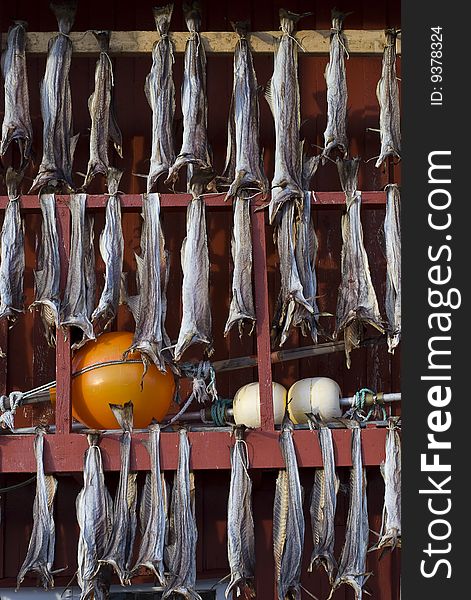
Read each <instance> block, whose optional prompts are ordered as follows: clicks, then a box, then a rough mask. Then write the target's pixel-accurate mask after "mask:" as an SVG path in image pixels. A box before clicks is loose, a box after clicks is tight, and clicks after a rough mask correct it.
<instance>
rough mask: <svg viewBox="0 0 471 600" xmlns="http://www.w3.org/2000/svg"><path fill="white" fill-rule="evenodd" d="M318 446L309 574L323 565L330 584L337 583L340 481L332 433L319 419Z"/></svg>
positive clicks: (313, 492) (312, 507)
mask: <svg viewBox="0 0 471 600" xmlns="http://www.w3.org/2000/svg"><path fill="white" fill-rule="evenodd" d="M316 426H317V427H318V435H319V445H320V448H321V453H322V465H323V468H322V469H316V470H315V474H314V485H313V487H312V493H311V504H310V513H311V527H312V540H313V545H314V548H313V550H312V554H311V562H310V563H309V571H312V570H313V568H314V567H315V566H317V567H319V566H323V567H324V569H325V570H326V573H327V575H328V576H329V581H330V583H331V584H333V582H334V576H335V572H336V570H337V562H336V560H335V558H334V545H335V509H336V507H337V492H338V488H339V478H338V476H337V474H336V472H335V456H334V445H333V441H332V432H331V430H330V429H329V428H328V427H327V425H325V424H324V423H322V422H321V421H319V420H317V419H316Z"/></svg>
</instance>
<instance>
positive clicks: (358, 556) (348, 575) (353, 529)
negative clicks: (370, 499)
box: [328, 421, 370, 600]
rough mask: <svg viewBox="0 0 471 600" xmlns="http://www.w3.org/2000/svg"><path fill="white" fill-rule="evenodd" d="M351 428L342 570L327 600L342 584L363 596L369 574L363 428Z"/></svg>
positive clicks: (358, 596)
mask: <svg viewBox="0 0 471 600" xmlns="http://www.w3.org/2000/svg"><path fill="white" fill-rule="evenodd" d="M350 427H352V468H351V470H350V504H349V507H348V516H347V527H346V531H345V543H344V546H343V548H342V554H341V556H340V563H339V569H338V572H337V576H336V577H335V580H334V583H333V584H332V589H331V592H330V595H329V598H328V600H330V598H332V595H333V593H334V591H335V590H336V589H337V588H338V587H339V586H340V585H342V584H347V585H350V586H351V587H352V588H353V590H354V592H355V600H361V599H362V597H363V586H364V585H365V582H366V580H367V579H368V577H369V576H370V573H367V572H366V554H367V551H368V537H369V527H368V507H367V502H366V470H365V469H364V467H363V463H362V457H361V429H360V427H359V425H358V423H356V422H354V421H353V422H351V425H350Z"/></svg>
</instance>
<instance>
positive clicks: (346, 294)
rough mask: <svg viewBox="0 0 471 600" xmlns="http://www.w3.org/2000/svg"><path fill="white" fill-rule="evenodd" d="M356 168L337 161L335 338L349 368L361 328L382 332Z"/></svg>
mask: <svg viewBox="0 0 471 600" xmlns="http://www.w3.org/2000/svg"><path fill="white" fill-rule="evenodd" d="M359 165H360V159H359V158H353V159H351V160H347V159H344V160H340V159H338V160H337V168H338V172H339V175H340V182H341V184H342V189H343V191H344V192H345V199H346V210H345V213H344V214H343V215H342V242H343V245H342V256H341V273H342V278H341V282H340V287H339V293H338V298H337V318H336V321H337V323H336V335H337V336H338V334H339V333H340V332H341V331H343V332H344V339H345V355H346V359H347V367H348V368H350V364H351V358H350V352H351V351H352V349H353V348H358V346H359V345H360V342H361V338H362V332H363V326H364V325H366V324H369V325H372V326H373V327H375V328H376V329H377V330H378V331H380V332H381V333H384V330H383V326H382V322H381V315H380V312H379V307H378V300H377V298H376V293H375V290H374V288H373V283H372V281H371V274H370V267H369V264H368V256H367V254H366V250H365V247H364V245H363V229H362V226H361V220H360V209H361V193H360V192H358V191H357V181H358V169H359Z"/></svg>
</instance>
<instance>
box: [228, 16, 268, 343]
mask: <svg viewBox="0 0 471 600" xmlns="http://www.w3.org/2000/svg"><path fill="white" fill-rule="evenodd" d="M233 27H234V30H235V31H236V33H237V34H238V36H239V39H238V41H237V45H236V49H235V53H234V83H233V88H232V100H231V108H230V114H229V125H228V144H227V157H226V169H225V172H226V176H227V179H228V182H229V183H230V186H229V190H228V192H227V195H226V199H228V198H233V211H234V216H233V228H232V243H231V251H232V260H233V263H234V272H233V275H232V299H231V305H230V309H229V316H228V319H227V322H226V327H225V330H224V335H228V333H229V331H230V330H231V328H232V327H233V326H234V325H236V324H237V326H238V328H239V335H242V330H243V325H244V322H248V323H250V324H251V326H252V329H253V326H254V324H255V320H256V318H255V307H254V300H253V290H252V234H251V221H250V198H251V197H252V196H253V195H254V193H257V192H260V193H263V194H266V192H267V188H268V182H267V179H266V177H265V174H264V172H263V162H262V153H261V151H260V140H259V106H258V84H257V78H256V75H255V69H254V66H253V60H252V53H251V51H250V46H249V44H248V41H247V39H246V35H247V31H248V26H247V23H245V22H237V23H233Z"/></svg>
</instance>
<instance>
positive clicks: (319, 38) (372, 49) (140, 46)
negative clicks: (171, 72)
mask: <svg viewBox="0 0 471 600" xmlns="http://www.w3.org/2000/svg"><path fill="white" fill-rule="evenodd" d="M55 35H57V32H53V31H52V32H51V31H29V32H27V34H26V52H27V53H28V54H31V55H38V54H46V53H47V49H48V44H49V40H50V39H51V38H52V37H53V36H55ZM345 35H346V36H347V40H348V51H349V53H350V54H366V55H368V54H382V53H383V50H384V46H385V43H386V37H385V34H384V31H382V30H363V29H350V30H345ZM280 36H281V32H280V31H258V32H253V33H251V34H249V35H248V36H247V39H248V40H249V43H250V47H251V49H252V52H254V53H256V54H272V53H273V51H274V49H275V43H276V40H277V39H278V38H279V37H280ZM6 37H7V34H6V33H3V34H2V48H4V47H5V44H6ZM170 38H171V40H172V41H173V44H174V51H175V52H176V53H177V54H181V53H183V52H184V51H185V44H186V41H187V39H188V32H187V31H175V32H172V33H170ZM329 38H330V30H322V31H312V30H306V31H298V32H297V33H296V39H297V40H298V41H299V42H300V44H301V45H302V47H303V48H304V51H305V52H301V54H327V53H328V52H329ZM70 39H71V40H72V43H73V49H74V53H75V54H77V55H81V56H96V55H98V53H99V47H98V43H97V41H96V39H95V37H94V36H93V35H91V33H89V32H82V31H72V32H71V33H70ZM157 39H158V34H157V32H155V31H113V32H112V35H111V40H110V54H111V55H112V56H135V55H139V54H144V55H145V54H150V53H151V52H152V47H153V45H154V43H155V42H156V41H157ZM200 39H201V42H202V43H203V45H204V48H205V50H206V52H208V53H211V54H232V53H233V52H234V48H235V46H236V43H237V40H238V36H237V34H236V33H234V32H230V31H210V32H202V33H201V34H200ZM397 52H398V54H399V53H400V52H401V44H400V40H398V43H397Z"/></svg>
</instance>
